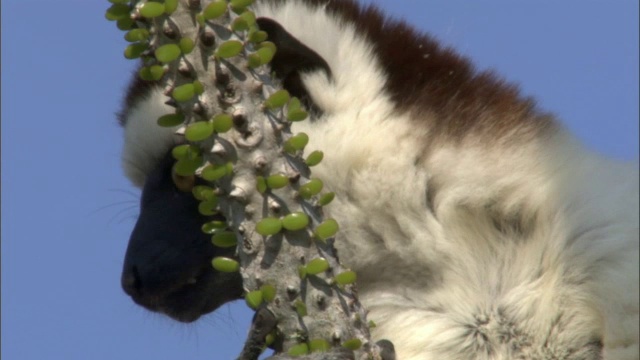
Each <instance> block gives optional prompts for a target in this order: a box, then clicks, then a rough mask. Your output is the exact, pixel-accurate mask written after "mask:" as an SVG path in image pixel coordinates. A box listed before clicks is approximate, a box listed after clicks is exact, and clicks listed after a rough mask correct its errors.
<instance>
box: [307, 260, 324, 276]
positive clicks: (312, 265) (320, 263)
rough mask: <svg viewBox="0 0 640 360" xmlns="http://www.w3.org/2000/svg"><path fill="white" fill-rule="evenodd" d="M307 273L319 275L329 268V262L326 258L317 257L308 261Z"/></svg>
mask: <svg viewBox="0 0 640 360" xmlns="http://www.w3.org/2000/svg"><path fill="white" fill-rule="evenodd" d="M306 269H307V274H309V275H318V274H320V273H322V272H325V271H327V269H329V262H328V261H327V260H326V259H324V258H316V259H313V260H311V261H309V262H308V263H307V266H306Z"/></svg>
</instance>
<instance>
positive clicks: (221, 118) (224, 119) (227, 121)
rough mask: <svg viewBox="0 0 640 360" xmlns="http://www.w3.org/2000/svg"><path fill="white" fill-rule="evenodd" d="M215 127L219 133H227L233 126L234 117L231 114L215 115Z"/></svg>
mask: <svg viewBox="0 0 640 360" xmlns="http://www.w3.org/2000/svg"><path fill="white" fill-rule="evenodd" d="M212 121H213V128H214V129H215V130H216V132H217V133H226V132H227V131H229V130H231V128H232V127H233V118H232V117H231V115H229V114H218V115H216V116H214V117H213V119H212Z"/></svg>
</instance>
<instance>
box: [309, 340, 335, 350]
mask: <svg viewBox="0 0 640 360" xmlns="http://www.w3.org/2000/svg"><path fill="white" fill-rule="evenodd" d="M309 349H310V350H311V352H326V351H329V349H331V345H330V344H329V342H328V341H327V340H325V339H313V340H311V341H309Z"/></svg>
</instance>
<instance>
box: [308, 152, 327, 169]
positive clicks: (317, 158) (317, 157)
mask: <svg viewBox="0 0 640 360" xmlns="http://www.w3.org/2000/svg"><path fill="white" fill-rule="evenodd" d="M323 158H324V153H323V152H322V151H320V150H316V151H314V152H312V153H311V154H309V156H307V159H306V160H305V161H304V162H305V163H307V166H309V167H311V166H316V165H318V164H320V162H321V161H322V159H323Z"/></svg>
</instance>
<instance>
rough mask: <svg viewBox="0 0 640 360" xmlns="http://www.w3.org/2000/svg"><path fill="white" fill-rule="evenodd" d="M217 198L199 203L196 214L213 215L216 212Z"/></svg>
mask: <svg viewBox="0 0 640 360" xmlns="http://www.w3.org/2000/svg"><path fill="white" fill-rule="evenodd" d="M217 207H218V198H215V197H214V198H212V199H209V200H204V201H201V202H200V203H199V204H198V212H199V213H200V214H202V215H204V216H211V215H215V214H216V213H217V212H218V211H217V210H216V209H217Z"/></svg>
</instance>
